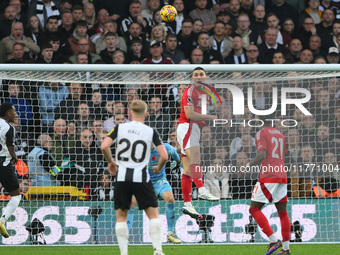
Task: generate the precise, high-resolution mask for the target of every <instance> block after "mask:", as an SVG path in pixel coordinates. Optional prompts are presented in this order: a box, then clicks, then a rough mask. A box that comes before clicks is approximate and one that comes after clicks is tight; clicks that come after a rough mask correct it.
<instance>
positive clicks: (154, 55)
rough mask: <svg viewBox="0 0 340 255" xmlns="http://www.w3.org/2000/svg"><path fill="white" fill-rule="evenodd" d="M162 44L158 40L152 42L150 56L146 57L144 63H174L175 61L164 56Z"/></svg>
mask: <svg viewBox="0 0 340 255" xmlns="http://www.w3.org/2000/svg"><path fill="white" fill-rule="evenodd" d="M162 53H163V47H162V44H161V43H160V42H158V41H152V42H151V44H150V57H148V58H146V59H144V60H143V61H142V64H173V63H174V62H173V61H172V60H171V59H170V58H167V57H165V56H163V54H162Z"/></svg>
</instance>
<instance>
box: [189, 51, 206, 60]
mask: <svg viewBox="0 0 340 255" xmlns="http://www.w3.org/2000/svg"><path fill="white" fill-rule="evenodd" d="M190 63H191V64H204V63H203V51H202V50H201V49H199V48H196V49H193V50H192V52H191V56H190Z"/></svg>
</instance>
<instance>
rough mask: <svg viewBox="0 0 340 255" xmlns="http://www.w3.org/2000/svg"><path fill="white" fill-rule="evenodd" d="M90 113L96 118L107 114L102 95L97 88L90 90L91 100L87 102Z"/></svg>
mask: <svg viewBox="0 0 340 255" xmlns="http://www.w3.org/2000/svg"><path fill="white" fill-rule="evenodd" d="M88 105H89V109H90V112H91V115H92V116H93V117H94V118H96V119H98V120H101V119H104V117H105V116H106V115H107V112H106V110H105V108H104V107H103V96H102V94H101V92H100V91H99V90H94V91H93V92H92V96H91V100H90V101H89V102H88Z"/></svg>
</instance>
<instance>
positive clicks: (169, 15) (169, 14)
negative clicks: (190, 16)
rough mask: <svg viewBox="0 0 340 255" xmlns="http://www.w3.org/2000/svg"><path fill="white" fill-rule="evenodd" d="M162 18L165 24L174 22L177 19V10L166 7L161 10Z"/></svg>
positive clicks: (169, 6)
mask: <svg viewBox="0 0 340 255" xmlns="http://www.w3.org/2000/svg"><path fill="white" fill-rule="evenodd" d="M160 13H161V17H162V19H163V20H164V21H165V22H172V21H174V20H175V19H176V16H177V10H176V8H175V7H173V6H172V5H165V6H163V8H162V9H161V10H160Z"/></svg>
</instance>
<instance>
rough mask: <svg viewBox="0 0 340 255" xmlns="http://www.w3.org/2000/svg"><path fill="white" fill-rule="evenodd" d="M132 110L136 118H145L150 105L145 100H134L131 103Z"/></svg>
mask: <svg viewBox="0 0 340 255" xmlns="http://www.w3.org/2000/svg"><path fill="white" fill-rule="evenodd" d="M130 109H131V112H132V114H133V115H135V116H136V117H144V115H145V113H146V111H147V109H148V105H147V104H146V103H145V102H144V101H143V100H139V99H138V100H133V101H132V102H131V103H130Z"/></svg>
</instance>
